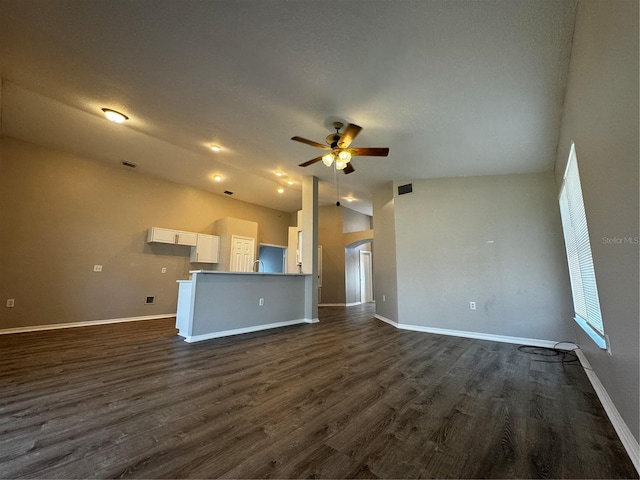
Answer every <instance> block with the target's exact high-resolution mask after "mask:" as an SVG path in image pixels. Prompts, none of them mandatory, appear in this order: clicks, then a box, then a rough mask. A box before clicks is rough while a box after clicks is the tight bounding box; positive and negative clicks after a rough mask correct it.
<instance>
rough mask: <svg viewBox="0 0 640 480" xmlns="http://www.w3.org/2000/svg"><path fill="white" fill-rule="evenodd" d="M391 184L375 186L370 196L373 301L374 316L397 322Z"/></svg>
mask: <svg viewBox="0 0 640 480" xmlns="http://www.w3.org/2000/svg"><path fill="white" fill-rule="evenodd" d="M395 228H396V226H395V207H394V198H393V185H392V184H391V183H388V184H386V185H382V186H381V187H379V188H378V189H377V190H376V191H375V192H374V194H373V231H374V232H375V250H376V253H375V256H374V258H373V288H374V294H373V298H375V299H376V314H377V315H381V316H382V317H384V318H387V319H389V320H391V321H394V322H397V321H398V284H397V279H398V278H397V277H398V275H397V265H396V231H395Z"/></svg>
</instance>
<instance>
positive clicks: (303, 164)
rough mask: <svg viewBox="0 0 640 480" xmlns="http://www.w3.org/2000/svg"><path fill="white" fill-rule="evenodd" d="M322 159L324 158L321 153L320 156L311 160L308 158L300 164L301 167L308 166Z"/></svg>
mask: <svg viewBox="0 0 640 480" xmlns="http://www.w3.org/2000/svg"><path fill="white" fill-rule="evenodd" d="M320 160H322V155H320V156H319V157H316V158H312V159H311V160H307V161H306V162H304V163H301V164H300V165H298V166H299V167H308V166H309V165H313V164H314V163H316V162H319V161H320Z"/></svg>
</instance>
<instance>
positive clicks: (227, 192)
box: [224, 190, 233, 195]
mask: <svg viewBox="0 0 640 480" xmlns="http://www.w3.org/2000/svg"><path fill="white" fill-rule="evenodd" d="M224 194H225V195H233V192H230V191H229V190H225V191H224Z"/></svg>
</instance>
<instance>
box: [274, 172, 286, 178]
mask: <svg viewBox="0 0 640 480" xmlns="http://www.w3.org/2000/svg"><path fill="white" fill-rule="evenodd" d="M283 175H284V173H282V172H276V176H277V177H282V176H283Z"/></svg>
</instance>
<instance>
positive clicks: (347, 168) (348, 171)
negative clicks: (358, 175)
mask: <svg viewBox="0 0 640 480" xmlns="http://www.w3.org/2000/svg"><path fill="white" fill-rule="evenodd" d="M342 171H343V172H344V173H345V175H346V174H347V173H351V172H355V171H356V169H355V168H353V165H351V162H349V163H347V166H346V167H344V169H343V170H342Z"/></svg>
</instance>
